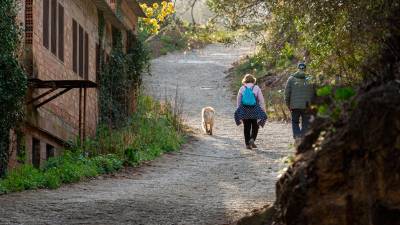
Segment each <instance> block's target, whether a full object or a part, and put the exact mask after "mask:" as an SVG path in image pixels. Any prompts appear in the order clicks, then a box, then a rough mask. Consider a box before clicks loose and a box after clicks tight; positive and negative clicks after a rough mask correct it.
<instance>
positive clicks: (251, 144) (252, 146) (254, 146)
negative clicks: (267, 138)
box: [249, 138, 257, 148]
mask: <svg viewBox="0 0 400 225" xmlns="http://www.w3.org/2000/svg"><path fill="white" fill-rule="evenodd" d="M249 145H250V146H251V148H257V145H256V144H254V139H253V138H252V139H250V141H249Z"/></svg>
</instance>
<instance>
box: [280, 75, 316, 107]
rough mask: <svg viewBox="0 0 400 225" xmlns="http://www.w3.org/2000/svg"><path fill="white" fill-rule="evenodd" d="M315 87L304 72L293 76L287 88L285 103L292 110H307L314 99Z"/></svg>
mask: <svg viewBox="0 0 400 225" xmlns="http://www.w3.org/2000/svg"><path fill="white" fill-rule="evenodd" d="M314 93H315V90H314V86H313V84H312V83H311V82H310V79H309V77H308V76H307V75H306V74H305V73H303V72H300V71H299V72H296V73H295V74H293V75H291V76H290V77H289V79H288V81H287V83H286V87H285V102H286V105H287V106H288V107H289V108H290V109H306V108H307V107H308V106H309V104H311V101H312V100H313V97H314Z"/></svg>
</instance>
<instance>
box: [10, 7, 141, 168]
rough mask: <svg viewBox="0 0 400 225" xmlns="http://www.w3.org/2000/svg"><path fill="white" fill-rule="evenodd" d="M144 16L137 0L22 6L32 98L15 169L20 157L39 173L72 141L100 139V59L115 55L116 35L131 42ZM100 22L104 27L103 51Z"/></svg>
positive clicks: (15, 147) (15, 150)
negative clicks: (100, 40) (128, 37)
mask: <svg viewBox="0 0 400 225" xmlns="http://www.w3.org/2000/svg"><path fill="white" fill-rule="evenodd" d="M143 16H144V14H143V12H142V10H141V9H140V6H139V5H138V3H137V2H136V1H135V0H21V1H20V14H19V18H18V19H19V20H20V22H21V24H23V27H24V30H25V35H24V40H23V43H24V48H23V53H22V57H21V59H22V61H23V65H24V67H25V70H26V71H27V72H28V76H29V93H28V98H27V99H28V102H27V115H26V122H25V126H24V128H23V129H22V133H21V134H13V135H12V138H13V141H12V143H13V144H12V145H11V148H12V156H11V161H10V167H15V166H16V165H17V164H18V158H21V157H18V156H20V155H21V154H22V155H25V156H26V157H24V158H25V159H22V160H23V161H25V162H26V163H32V164H33V165H34V166H36V167H39V166H41V165H43V162H45V160H46V159H47V158H48V157H51V156H55V155H58V154H60V152H61V150H62V148H63V147H64V146H65V145H66V143H67V141H68V140H75V139H76V138H77V137H84V136H88V135H89V136H90V135H94V134H95V131H96V126H97V123H98V111H99V110H98V90H97V88H96V87H97V84H96V81H97V80H98V77H97V76H98V75H97V74H98V73H97V72H98V59H99V54H108V53H109V52H110V51H111V44H112V43H113V42H112V32H113V30H114V31H115V30H119V31H121V32H122V36H123V40H124V41H125V42H126V40H127V38H126V36H127V34H128V33H129V32H132V33H135V29H136V24H137V21H138V17H143ZM100 18H104V25H105V29H104V38H103V42H102V43H103V46H102V48H100V47H99V43H100V42H99V21H100ZM125 46H126V43H125ZM100 49H104V51H100ZM100 52H101V53H100ZM19 160H21V159H19Z"/></svg>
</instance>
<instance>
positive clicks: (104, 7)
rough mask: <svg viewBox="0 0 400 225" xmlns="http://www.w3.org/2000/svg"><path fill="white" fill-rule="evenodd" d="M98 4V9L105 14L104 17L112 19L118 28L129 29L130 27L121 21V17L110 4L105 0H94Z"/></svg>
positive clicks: (108, 19)
mask: <svg viewBox="0 0 400 225" xmlns="http://www.w3.org/2000/svg"><path fill="white" fill-rule="evenodd" d="M92 2H93V3H94V4H95V5H96V7H97V9H99V10H101V11H102V12H103V14H104V18H105V19H106V20H107V21H110V22H111V23H112V24H113V25H114V26H115V27H116V28H119V29H124V30H129V29H128V27H127V26H126V25H125V24H124V22H122V21H121V19H120V18H118V17H117V15H115V13H114V11H113V10H112V9H111V7H110V5H108V3H107V2H106V1H105V0H92Z"/></svg>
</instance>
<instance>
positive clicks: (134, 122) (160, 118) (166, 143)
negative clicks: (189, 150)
mask: <svg viewBox="0 0 400 225" xmlns="http://www.w3.org/2000/svg"><path fill="white" fill-rule="evenodd" d="M137 108H138V111H137V112H136V113H134V114H133V115H132V116H131V117H130V120H129V122H128V124H126V126H125V127H122V128H120V129H109V128H107V127H105V126H100V127H99V129H98V133H97V135H96V137H95V138H92V139H87V140H86V141H85V142H84V143H82V144H83V146H82V147H81V145H80V144H79V143H75V144H74V145H73V146H72V147H71V148H70V149H67V150H66V151H65V153H64V154H63V155H61V156H58V157H54V158H50V159H49V160H48V161H47V162H46V163H45V165H44V166H43V167H42V168H40V169H36V168H34V167H33V166H32V165H22V166H20V167H19V168H17V169H14V170H12V171H9V173H8V174H7V175H6V177H5V178H4V179H1V180H0V194H5V193H10V192H18V191H23V190H29V189H38V188H49V189H55V188H58V187H60V186H61V185H62V184H64V183H74V182H78V181H81V180H82V179H85V178H90V177H96V176H98V175H100V174H108V173H113V172H115V171H118V170H120V169H121V168H122V167H123V166H124V165H130V166H136V165H139V164H140V163H142V162H144V161H148V160H152V159H154V158H156V157H158V156H160V155H162V154H163V153H164V152H170V151H176V150H178V149H179V148H180V146H181V144H182V143H184V141H185V138H184V133H183V129H182V125H181V121H180V115H179V113H178V112H177V110H175V109H173V108H172V107H171V104H169V103H164V104H161V103H159V102H157V101H155V100H154V99H153V98H151V97H147V96H141V97H139V98H138V107H137Z"/></svg>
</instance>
